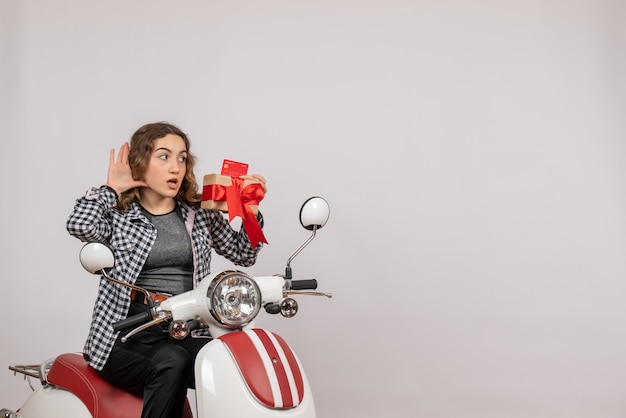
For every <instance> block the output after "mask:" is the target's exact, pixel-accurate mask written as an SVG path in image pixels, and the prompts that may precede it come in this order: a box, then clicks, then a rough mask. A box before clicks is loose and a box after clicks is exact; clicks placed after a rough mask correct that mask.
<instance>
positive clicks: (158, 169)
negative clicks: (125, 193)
mask: <svg viewBox="0 0 626 418" xmlns="http://www.w3.org/2000/svg"><path fill="white" fill-rule="evenodd" d="M186 174H187V147H186V146H185V141H184V140H183V139H182V138H181V137H180V136H178V135H173V134H167V135H166V136H164V137H163V138H159V139H156V140H155V141H154V142H153V143H152V153H151V154H150V157H149V160H148V166H147V168H146V172H145V173H144V179H143V180H144V181H145V182H146V183H147V184H148V188H149V189H150V190H152V191H153V192H155V193H157V194H158V195H160V196H162V197H169V198H175V197H176V195H177V194H178V190H180V186H181V184H182V183H183V179H184V178H185V175H186Z"/></svg>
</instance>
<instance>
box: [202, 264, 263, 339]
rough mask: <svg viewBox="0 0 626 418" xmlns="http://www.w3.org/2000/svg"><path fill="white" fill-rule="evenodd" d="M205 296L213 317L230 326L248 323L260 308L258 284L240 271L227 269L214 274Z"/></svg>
mask: <svg viewBox="0 0 626 418" xmlns="http://www.w3.org/2000/svg"><path fill="white" fill-rule="evenodd" d="M207 297H208V298H209V301H210V307H209V310H210V312H211V315H213V318H215V320H216V321H218V322H220V323H221V324H223V325H224V326H227V327H230V328H239V327H242V326H244V325H246V324H248V323H249V322H251V321H252V320H253V319H254V318H255V317H256V316H257V314H258V313H259V310H260V309H261V290H260V289H259V286H258V285H257V284H256V282H255V281H254V280H253V279H252V278H251V277H250V276H248V275H247V274H246V273H243V272H241V271H234V270H228V271H224V272H222V273H220V274H218V275H217V276H215V278H213V280H212V281H211V285H210V286H209V289H208V293H207Z"/></svg>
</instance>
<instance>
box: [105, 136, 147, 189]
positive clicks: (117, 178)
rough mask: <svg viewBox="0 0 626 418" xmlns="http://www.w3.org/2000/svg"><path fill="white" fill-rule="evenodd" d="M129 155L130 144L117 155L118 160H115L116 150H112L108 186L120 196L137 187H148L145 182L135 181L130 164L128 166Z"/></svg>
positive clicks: (122, 147) (123, 147) (125, 144)
mask: <svg viewBox="0 0 626 418" xmlns="http://www.w3.org/2000/svg"><path fill="white" fill-rule="evenodd" d="M129 154H130V145H129V144H128V142H124V143H123V144H122V146H121V147H120V150H119V152H118V153H117V160H116V159H115V148H112V149H111V154H110V156H109V171H108V173H107V182H106V185H107V186H109V187H111V188H112V189H113V190H115V191H116V192H117V194H118V196H119V195H121V194H122V193H124V192H125V191H127V190H130V189H134V188H135V187H147V186H148V185H147V184H146V183H145V182H143V181H137V180H135V179H133V175H132V172H131V169H130V164H128V155H129Z"/></svg>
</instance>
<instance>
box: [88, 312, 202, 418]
mask: <svg viewBox="0 0 626 418" xmlns="http://www.w3.org/2000/svg"><path fill="white" fill-rule="evenodd" d="M145 309H146V306H145V305H142V304H140V303H137V302H132V304H131V308H130V311H129V315H133V314H135V313H139V312H140V311H142V310H145ZM166 330H167V326H166V325H165V324H163V325H155V326H153V327H151V328H149V329H147V330H145V331H142V332H140V333H139V334H136V335H135V336H133V337H131V338H129V339H128V341H126V342H125V343H122V342H121V341H120V338H121V336H120V338H118V340H117V341H116V342H115V345H114V346H113V350H112V351H111V355H110V356H109V359H108V360H107V362H106V364H105V366H104V368H103V369H102V370H101V371H99V372H98V373H99V374H100V376H102V377H103V378H104V379H105V380H107V381H108V382H110V383H112V384H113V385H115V386H117V387H120V388H122V389H124V390H126V391H128V392H130V393H132V394H135V395H137V396H143V411H142V413H141V417H142V418H157V417H160V418H177V417H181V416H182V413H183V407H184V403H185V399H186V397H187V388H193V387H194V371H193V367H194V361H195V358H196V355H197V354H198V352H199V351H200V349H201V348H202V347H203V346H204V345H205V344H206V343H208V342H209V341H210V340H211V339H210V338H190V337H188V338H186V339H184V340H183V341H175V340H173V339H171V338H170V336H169V334H168V333H167V332H166ZM123 334H124V333H122V335H123Z"/></svg>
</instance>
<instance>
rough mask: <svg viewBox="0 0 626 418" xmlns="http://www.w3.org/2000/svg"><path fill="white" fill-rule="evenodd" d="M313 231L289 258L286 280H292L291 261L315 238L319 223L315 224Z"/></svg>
mask: <svg viewBox="0 0 626 418" xmlns="http://www.w3.org/2000/svg"><path fill="white" fill-rule="evenodd" d="M312 231H313V233H312V234H311V236H310V237H309V239H307V240H306V241H305V242H304V244H302V245H301V246H300V248H298V249H297V250H296V252H295V253H293V255H292V256H291V257H289V259H288V260H287V267H286V268H285V279H286V280H291V278H292V276H291V261H292V260H293V259H294V258H296V256H297V255H298V254H300V252H301V251H302V250H304V248H305V247H306V246H307V245H309V243H310V242H311V241H313V238H315V233H316V232H317V225H314V226H313V230H312Z"/></svg>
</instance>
